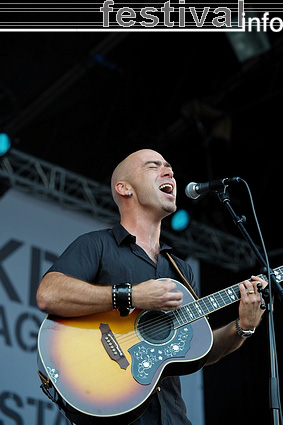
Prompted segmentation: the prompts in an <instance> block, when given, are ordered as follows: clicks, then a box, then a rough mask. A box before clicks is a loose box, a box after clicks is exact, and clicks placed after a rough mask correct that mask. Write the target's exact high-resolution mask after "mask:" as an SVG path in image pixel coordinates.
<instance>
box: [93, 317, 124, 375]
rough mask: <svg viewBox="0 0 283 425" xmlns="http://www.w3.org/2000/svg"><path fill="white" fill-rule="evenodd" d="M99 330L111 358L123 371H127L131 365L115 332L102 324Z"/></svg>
mask: <svg viewBox="0 0 283 425" xmlns="http://www.w3.org/2000/svg"><path fill="white" fill-rule="evenodd" d="M99 329H100V331H101V342H102V344H103V346H104V348H105V350H106V351H107V353H108V355H109V357H110V358H111V359H112V360H114V361H116V362H117V363H118V364H119V366H120V368H121V369H125V370H126V369H127V367H128V366H129V364H130V363H129V362H128V360H127V359H126V357H125V355H124V353H123V350H122V349H121V347H120V345H119V344H118V342H117V340H116V338H115V336H114V334H113V332H112V331H111V329H110V328H109V325H107V324H104V323H100V326H99Z"/></svg>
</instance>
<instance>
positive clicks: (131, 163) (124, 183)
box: [111, 149, 176, 216]
mask: <svg viewBox="0 0 283 425" xmlns="http://www.w3.org/2000/svg"><path fill="white" fill-rule="evenodd" d="M111 188H112V195H113V199H114V201H115V202H116V204H117V205H118V207H119V209H120V212H121V214H122V213H123V212H124V211H125V209H126V210H128V209H129V208H131V209H132V208H135V209H136V210H140V211H142V210H143V211H149V212H152V213H158V212H159V214H160V216H166V215H168V214H171V213H173V212H175V211H176V181H175V179H174V177H173V171H172V167H171V165H170V164H169V163H168V162H167V161H165V159H164V158H163V157H162V155H160V154H159V153H158V152H155V151H153V150H151V149H142V150H139V151H137V152H134V153H132V154H131V155H129V156H128V157H127V158H125V159H124V160H123V161H122V162H121V163H120V164H119V165H118V166H117V167H116V168H115V170H114V172H113V174H112V180H111Z"/></svg>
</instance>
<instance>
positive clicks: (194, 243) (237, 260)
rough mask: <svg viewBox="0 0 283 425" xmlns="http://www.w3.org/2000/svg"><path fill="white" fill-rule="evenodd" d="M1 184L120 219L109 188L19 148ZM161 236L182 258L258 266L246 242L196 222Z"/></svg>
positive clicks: (6, 163)
mask: <svg viewBox="0 0 283 425" xmlns="http://www.w3.org/2000/svg"><path fill="white" fill-rule="evenodd" d="M0 181H1V182H2V184H5V185H8V186H9V187H13V188H15V189H17V190H21V191H25V192H29V193H32V194H34V195H37V196H41V197H44V198H45V199H47V200H54V201H56V202H58V203H59V204H60V205H61V206H62V207H64V208H69V209H74V210H77V211H82V212H85V213H88V214H92V215H93V216H96V217H100V218H101V219H102V220H104V221H105V222H106V223H109V224H113V223H115V222H117V221H118V220H119V213H118V210H117V207H116V205H115V203H114V201H113V199H112V195H111V190H110V188H109V187H108V186H106V185H103V184H101V183H98V182H96V181H94V180H91V179H88V178H86V177H83V176H81V175H78V174H76V173H73V172H71V171H68V170H66V169H64V168H62V167H58V166H56V165H54V164H50V163H48V162H46V161H43V160H41V159H39V158H36V157H33V156H31V155H28V154H25V153H23V152H21V151H19V150H16V149H11V150H10V151H9V153H8V154H7V155H6V156H5V157H4V158H3V159H2V162H0ZM162 236H163V237H164V238H165V239H166V241H167V242H168V243H169V244H170V245H172V246H173V247H174V252H176V253H179V254H181V255H182V256H183V257H184V256H192V257H194V258H197V259H199V260H201V261H204V262H207V263H212V264H215V265H218V266H220V267H223V268H226V269H230V270H233V271H238V270H242V269H246V268H252V267H253V266H254V265H255V257H254V255H253V254H252V252H251V249H250V247H249V246H248V244H247V243H246V242H245V241H244V240H241V239H239V238H236V237H235V236H232V235H230V234H228V233H225V232H222V231H219V230H217V229H215V228H213V227H210V226H207V225H204V224H201V223H198V222H196V221H192V222H191V223H190V225H189V227H188V228H187V229H186V230H185V231H183V232H182V233H179V232H178V233H176V232H173V231H172V230H170V229H168V228H167V229H166V228H164V229H163V231H162Z"/></svg>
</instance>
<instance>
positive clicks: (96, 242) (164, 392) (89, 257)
mask: <svg viewBox="0 0 283 425" xmlns="http://www.w3.org/2000/svg"><path fill="white" fill-rule="evenodd" d="M135 242H136V238H135V236H133V235H131V234H129V233H128V232H127V230H126V229H125V228H124V227H123V226H121V224H117V225H116V226H115V227H114V228H113V229H104V230H98V231H93V232H90V233H87V234H84V235H82V236H79V237H78V238H77V239H76V240H75V241H74V242H73V243H72V244H71V245H70V246H69V247H68V248H67V249H66V250H65V251H64V252H63V254H62V255H61V256H60V257H59V258H58V259H57V260H56V262H55V263H54V264H53V266H52V267H51V268H50V269H49V270H48V271H49V272H51V271H56V272H61V273H64V274H65V275H69V276H72V277H74V278H77V279H81V280H84V281H86V282H89V283H92V284H99V285H114V284H117V285H118V284H119V283H125V282H130V283H131V284H132V285H136V284H138V283H141V282H145V281H147V280H150V279H159V278H162V277H166V278H172V279H176V280H180V277H179V276H178V273H177V272H176V270H175V269H174V267H173V266H172V265H171V263H170V262H169V260H168V258H167V256H166V255H165V252H166V251H172V248H171V247H169V246H168V245H166V244H164V243H161V244H160V254H159V256H158V262H157V264H155V263H154V262H153V261H152V260H151V259H150V258H149V256H148V255H147V254H146V252H145V251H144V250H143V249H142V248H141V247H140V246H138V245H137V244H136V243H135ZM173 258H174V260H175V261H176V263H177V264H178V266H179V268H180V270H181V271H182V273H183V274H184V275H185V277H186V278H187V280H188V281H189V282H190V283H191V285H192V287H194V286H195V283H194V278H193V274H192V270H191V268H190V266H189V265H188V264H187V263H186V262H184V261H183V260H180V259H179V258H177V257H175V256H173ZM151 424H152V425H153V424H154V425H158V424H162V425H181V424H182V425H188V424H190V421H189V420H188V419H187V417H186V409H185V404H184V402H183V400H182V398H181V389H180V379H179V377H169V378H165V379H164V380H163V381H162V382H161V384H160V387H159V388H158V391H156V392H155V394H154V396H153V397H152V402H151V404H150V406H149V408H148V409H147V410H146V412H145V413H144V414H143V415H142V416H141V417H140V418H139V419H138V420H137V421H135V425H151ZM78 425H80V424H78Z"/></svg>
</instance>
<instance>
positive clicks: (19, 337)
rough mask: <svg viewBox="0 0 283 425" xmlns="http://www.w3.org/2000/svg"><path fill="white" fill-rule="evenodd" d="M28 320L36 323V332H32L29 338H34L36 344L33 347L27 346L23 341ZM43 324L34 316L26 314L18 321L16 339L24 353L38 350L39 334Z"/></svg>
mask: <svg viewBox="0 0 283 425" xmlns="http://www.w3.org/2000/svg"><path fill="white" fill-rule="evenodd" d="M27 320H31V321H33V322H34V323H35V331H34V332H32V331H30V334H29V336H30V337H31V338H33V340H34V344H33V345H27V344H26V343H25V342H24V341H23V335H22V333H23V324H24V323H25V322H26V321H27ZM40 324H41V322H40V321H39V319H38V318H37V317H36V316H35V315H34V314H30V313H24V314H22V315H21V316H20V317H19V318H18V320H17V324H16V338H17V341H18V344H19V346H20V347H21V348H22V349H23V350H24V351H30V352H32V351H35V350H36V349H37V332H38V329H39V327H40Z"/></svg>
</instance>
